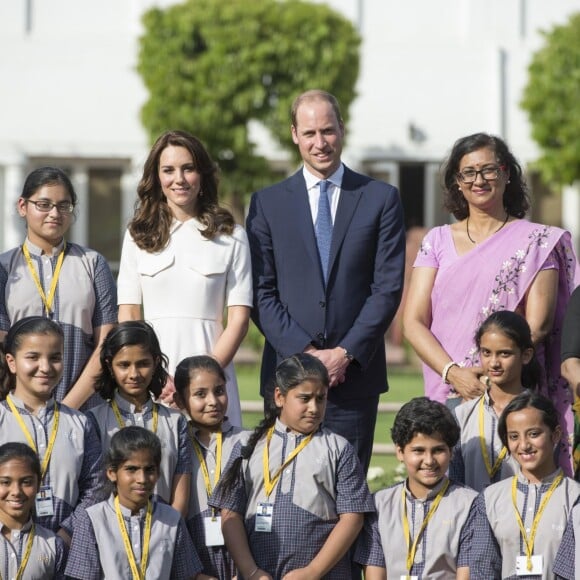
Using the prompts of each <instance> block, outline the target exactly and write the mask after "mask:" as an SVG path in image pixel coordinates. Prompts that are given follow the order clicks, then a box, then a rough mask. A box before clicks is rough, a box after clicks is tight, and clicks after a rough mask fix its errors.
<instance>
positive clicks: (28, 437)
mask: <svg viewBox="0 0 580 580" xmlns="http://www.w3.org/2000/svg"><path fill="white" fill-rule="evenodd" d="M6 402H7V403H8V406H9V407H10V410H11V411H12V413H13V414H14V417H16V421H17V422H18V425H19V426H20V429H22V432H23V433H24V436H25V437H26V441H28V445H30V447H32V449H33V450H34V452H35V453H37V454H38V449H36V443H35V442H34V439H33V438H32V435H31V434H30V431H28V427H27V426H26V423H24V419H22V415H21V414H20V411H19V410H18V409H17V408H16V405H15V404H14V403H13V402H12V399H11V398H10V396H8V397H6ZM59 415H60V412H59V410H58V403H57V402H56V401H55V403H54V420H53V423H52V431H51V432H50V437H49V438H48V446H47V448H46V453H45V454H44V459H43V460H42V466H41V468H40V481H41V482H42V481H43V480H44V476H45V475H46V471H47V469H48V463H49V462H50V456H51V455H52V450H53V448H54V442H55V441H56V434H57V432H58V418H59Z"/></svg>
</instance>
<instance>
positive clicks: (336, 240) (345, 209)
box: [315, 167, 362, 277]
mask: <svg viewBox="0 0 580 580" xmlns="http://www.w3.org/2000/svg"><path fill="white" fill-rule="evenodd" d="M361 195H362V186H360V184H358V183H357V182H356V179H355V174H354V173H353V172H352V171H351V170H350V169H348V167H345V168H344V175H343V177H342V186H341V188H340V200H339V202H338V208H337V209H336V217H335V218H334V227H333V229H332V243H331V245H330V257H329V263H328V276H329V277H330V275H331V273H332V268H333V266H334V262H335V260H336V257H337V255H338V252H339V250H340V247H341V246H342V243H343V241H344V236H345V235H346V232H347V231H348V226H349V225H350V222H351V220H352V216H353V215H354V212H355V209H356V206H357V205H358V202H359V200H360V197H361ZM315 243H316V241H315Z"/></svg>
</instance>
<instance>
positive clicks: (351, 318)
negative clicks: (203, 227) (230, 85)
mask: <svg viewBox="0 0 580 580" xmlns="http://www.w3.org/2000/svg"><path fill="white" fill-rule="evenodd" d="M247 232H248V238H249V241H250V248H251V253H252V272H253V279H254V308H253V312H252V318H253V320H254V322H255V323H256V324H257V326H258V328H259V329H260V330H261V331H262V333H263V334H264V336H265V338H266V344H265V347H264V354H263V359H262V373H261V388H260V392H261V393H262V395H264V394H265V391H266V390H267V389H268V390H269V386H270V385H271V381H272V378H273V375H274V369H275V368H276V365H277V364H278V363H279V362H280V361H281V360H283V359H284V358H287V357H288V356H290V355H292V354H295V353H297V352H302V351H304V349H305V348H306V347H307V346H308V345H309V344H310V343H312V344H314V345H315V346H317V347H318V348H333V347H335V346H337V345H340V346H342V347H344V348H346V349H347V350H348V351H349V352H350V353H351V354H352V355H353V356H354V358H355V361H354V362H353V363H352V364H350V365H349V367H348V369H347V375H346V381H345V382H344V383H342V384H340V385H339V386H337V387H335V388H333V389H332V390H331V395H332V396H333V397H338V398H344V399H353V398H366V397H370V396H376V395H377V394H378V393H381V392H384V391H386V390H387V389H388V384H387V373H386V360H385V349H384V334H385V332H386V330H387V327H388V326H389V324H390V322H391V320H392V319H393V317H394V315H395V313H396V311H397V307H398V306H399V302H400V299H401V293H402V288H403V274H404V267H405V230H404V224H403V211H402V205H401V200H400V197H399V193H398V191H397V189H396V188H395V187H393V186H391V185H388V184H386V183H383V182H381V181H376V180H374V179H372V178H370V177H367V176H365V175H360V174H358V173H355V172H354V171H351V170H350V169H348V168H347V167H345V171H344V175H343V180H342V187H341V192H340V200H339V203H338V208H337V212H336V217H335V221H334V228H333V233H332V244H331V248H330V258H329V267H328V272H329V274H328V282H327V285H326V287H325V284H324V279H323V275H322V268H321V265H320V258H319V256H318V249H317V246H316V239H315V234H314V225H313V223H312V214H311V211H310V205H309V201H308V193H307V190H306V182H305V180H304V176H303V173H302V170H300V171H298V172H297V173H295V174H294V175H293V176H291V177H289V178H288V179H286V180H284V181H282V182H281V183H277V184H275V185H272V186H270V187H268V188H266V189H263V190H261V191H258V192H257V193H255V194H254V195H253V196H252V200H251V204H250V209H249V214H248V219H247Z"/></svg>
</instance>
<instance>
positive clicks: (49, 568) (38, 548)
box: [0, 519, 65, 580]
mask: <svg viewBox="0 0 580 580" xmlns="http://www.w3.org/2000/svg"><path fill="white" fill-rule="evenodd" d="M2 527H3V525H2V522H0V529H1V528H2ZM31 528H32V519H30V520H28V522H26V524H24V526H22V529H21V530H12V532H11V534H10V541H8V540H7V539H6V538H5V537H4V536H3V535H2V534H0V574H1V575H2V578H5V579H7V580H8V579H12V578H16V574H17V573H18V569H19V567H20V563H21V562H22V558H23V557H24V554H25V552H26V547H27V545H28V538H29V537H30V530H31ZM64 552H65V548H64V544H63V540H62V539H61V538H59V537H57V536H56V534H54V533H53V532H51V531H50V530H47V529H46V528H43V527H42V526H39V525H38V524H37V525H35V526H34V537H33V539H32V550H31V552H30V556H29V558H28V562H27V564H26V568H25V569H24V574H23V576H22V577H23V579H24V580H34V579H38V580H43V579H44V580H50V579H53V578H61V577H62V574H63V573H64V558H65V554H64Z"/></svg>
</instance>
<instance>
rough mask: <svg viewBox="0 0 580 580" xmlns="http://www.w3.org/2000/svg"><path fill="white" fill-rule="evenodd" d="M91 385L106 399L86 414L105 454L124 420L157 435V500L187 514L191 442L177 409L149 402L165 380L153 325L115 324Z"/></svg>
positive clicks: (165, 362)
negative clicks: (90, 419) (95, 383)
mask: <svg viewBox="0 0 580 580" xmlns="http://www.w3.org/2000/svg"><path fill="white" fill-rule="evenodd" d="M100 358H101V373H100V375H99V377H98V380H97V381H98V384H97V390H98V392H99V393H100V394H101V396H102V397H103V398H104V399H106V400H107V403H105V404H103V405H99V406H98V407H96V408H94V409H91V410H90V412H89V417H91V418H92V420H93V423H94V425H95V428H96V430H97V432H98V433H99V437H100V438H101V443H102V446H103V454H106V453H107V450H108V448H109V444H110V442H111V437H112V436H113V435H114V434H115V433H116V432H117V431H119V429H121V428H122V427H124V426H126V425H138V426H139V427H144V428H146V429H149V430H150V431H152V432H153V433H155V434H156V435H157V436H158V437H159V439H160V440H161V445H162V447H163V454H162V456H161V470H160V474H159V479H158V481H157V485H156V488H155V493H157V494H158V495H159V496H160V497H161V498H162V499H163V501H165V502H166V503H169V504H170V505H171V506H172V507H174V508H175V509H176V510H178V511H179V512H180V513H181V515H183V516H185V515H186V514H187V508H188V502H189V490H190V485H191V462H192V459H191V456H192V447H191V441H190V438H189V434H188V431H187V420H186V418H185V417H184V416H183V415H182V414H181V413H180V412H178V411H175V410H173V409H169V408H168V407H166V406H164V405H161V404H159V403H156V402H155V399H157V398H158V397H159V396H160V395H161V391H162V390H163V387H164V386H165V383H166V382H167V370H166V365H167V359H166V357H165V355H164V354H163V353H162V352H161V348H160V347H159V341H158V340H157V335H156V334H155V331H154V330H153V327H152V326H151V325H149V324H148V323H147V322H143V321H141V320H131V321H127V322H121V323H120V324H118V325H117V326H116V327H115V328H113V330H111V332H109V334H108V335H107V337H106V338H105V340H104V342H103V346H102V348H101V355H100Z"/></svg>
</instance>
